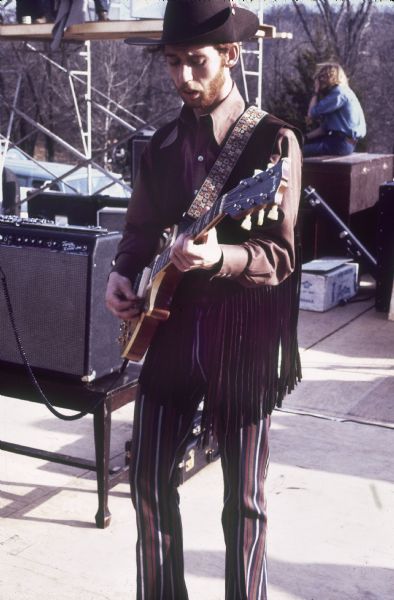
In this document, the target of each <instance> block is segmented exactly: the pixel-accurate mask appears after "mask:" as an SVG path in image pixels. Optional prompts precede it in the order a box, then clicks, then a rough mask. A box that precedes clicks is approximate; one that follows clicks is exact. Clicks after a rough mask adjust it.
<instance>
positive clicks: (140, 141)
mask: <svg viewBox="0 0 394 600" xmlns="http://www.w3.org/2000/svg"><path fill="white" fill-rule="evenodd" d="M154 132H155V130H154V129H143V130H142V131H141V132H140V133H139V134H137V135H134V136H133V137H132V138H131V139H130V142H129V153H130V171H131V181H132V183H134V182H135V178H136V176H137V173H138V169H139V166H140V160H141V154H142V153H143V151H144V149H145V146H146V145H147V144H148V143H149V142H150V140H151V138H152V135H153V134H154Z"/></svg>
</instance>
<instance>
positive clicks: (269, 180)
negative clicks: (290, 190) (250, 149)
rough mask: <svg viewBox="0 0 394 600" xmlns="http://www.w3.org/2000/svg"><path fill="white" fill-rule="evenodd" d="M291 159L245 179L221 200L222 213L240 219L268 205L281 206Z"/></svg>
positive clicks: (284, 159)
mask: <svg viewBox="0 0 394 600" xmlns="http://www.w3.org/2000/svg"><path fill="white" fill-rule="evenodd" d="M289 173H290V159H288V158H282V159H281V160H280V161H278V162H277V163H276V165H274V166H273V167H269V168H268V169H267V170H266V171H261V172H260V173H258V174H257V175H253V177H248V178H247V179H243V180H242V181H241V182H240V183H239V184H238V185H237V187H235V188H233V189H232V190H230V191H229V192H228V193H227V194H225V195H224V196H223V197H222V199H221V211H222V212H223V213H225V214H226V215H229V216H230V217H232V218H235V219H238V218H242V217H243V216H246V215H247V214H250V213H252V212H254V211H256V210H257V211H258V210H261V209H262V208H264V207H265V206H268V205H274V204H277V205H279V204H280V203H281V202H282V197H283V193H284V191H285V189H286V187H287V182H288V179H289Z"/></svg>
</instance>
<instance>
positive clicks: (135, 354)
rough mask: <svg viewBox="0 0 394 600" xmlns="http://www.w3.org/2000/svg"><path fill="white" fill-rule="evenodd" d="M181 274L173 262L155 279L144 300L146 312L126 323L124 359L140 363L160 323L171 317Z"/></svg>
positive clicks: (123, 334) (124, 329)
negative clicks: (172, 304)
mask: <svg viewBox="0 0 394 600" xmlns="http://www.w3.org/2000/svg"><path fill="white" fill-rule="evenodd" d="M181 278H182V273H181V272H180V271H178V269H176V267H174V265H173V264H172V263H170V264H169V265H168V266H167V267H166V268H165V269H163V270H162V271H160V272H159V273H158V274H157V275H156V277H154V278H153V280H152V283H151V285H150V288H149V290H148V293H147V295H146V299H145V309H144V312H143V313H141V314H140V316H139V317H137V318H136V319H132V320H130V321H125V322H124V323H123V330H122V334H121V337H122V338H123V342H124V343H123V352H122V357H123V358H127V359H128V360H131V361H134V362H139V361H141V360H142V359H143V357H144V355H145V352H146V351H147V349H148V348H149V345H150V343H151V341H152V339H153V336H154V335H155V333H156V329H157V327H158V326H159V324H160V323H161V321H166V320H167V319H168V317H169V316H170V310H169V308H170V305H171V301H172V298H173V296H174V293H175V290H176V288H177V286H178V283H179V281H180V280H181Z"/></svg>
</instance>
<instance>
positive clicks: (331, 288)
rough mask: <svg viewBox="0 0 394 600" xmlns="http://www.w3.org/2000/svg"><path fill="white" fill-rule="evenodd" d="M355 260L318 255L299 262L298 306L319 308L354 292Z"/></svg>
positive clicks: (355, 284) (356, 284)
mask: <svg viewBox="0 0 394 600" xmlns="http://www.w3.org/2000/svg"><path fill="white" fill-rule="evenodd" d="M357 288H358V264H357V263H352V262H349V261H348V260H347V259H346V258H334V259H332V258H320V259H317V260H312V261H310V262H308V263H305V264H304V265H302V275H301V298H300V308H301V309H303V310H314V311H318V312H323V311H325V310H328V309H330V308H333V307H334V306H337V304H339V303H340V302H341V301H342V300H348V299H349V298H352V297H353V296H355V295H356V293H357Z"/></svg>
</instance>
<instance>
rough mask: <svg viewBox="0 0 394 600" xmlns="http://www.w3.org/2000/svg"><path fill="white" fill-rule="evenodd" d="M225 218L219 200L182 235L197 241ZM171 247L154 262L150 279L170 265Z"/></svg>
mask: <svg viewBox="0 0 394 600" xmlns="http://www.w3.org/2000/svg"><path fill="white" fill-rule="evenodd" d="M224 216H225V213H223V212H222V211H221V202H220V199H219V200H217V201H216V202H215V204H214V205H213V206H212V207H211V208H210V209H209V210H208V211H207V212H206V213H204V214H203V215H202V216H201V217H199V218H198V219H196V220H195V221H193V223H191V224H190V225H189V227H187V228H186V229H185V231H184V232H183V234H184V235H187V236H190V237H192V238H194V240H196V241H198V239H199V238H200V237H202V236H203V235H204V234H205V233H206V232H207V231H209V230H210V229H212V227H215V225H217V224H218V223H219V221H221V220H222V219H223V218H224ZM170 252H171V247H169V248H166V249H165V250H164V251H163V252H162V253H161V254H160V255H159V256H158V257H157V258H156V260H155V261H154V263H153V265H152V278H153V277H154V276H155V275H157V273H159V272H160V271H162V270H164V269H165V268H166V267H168V265H169V264H170V263H171V260H170Z"/></svg>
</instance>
